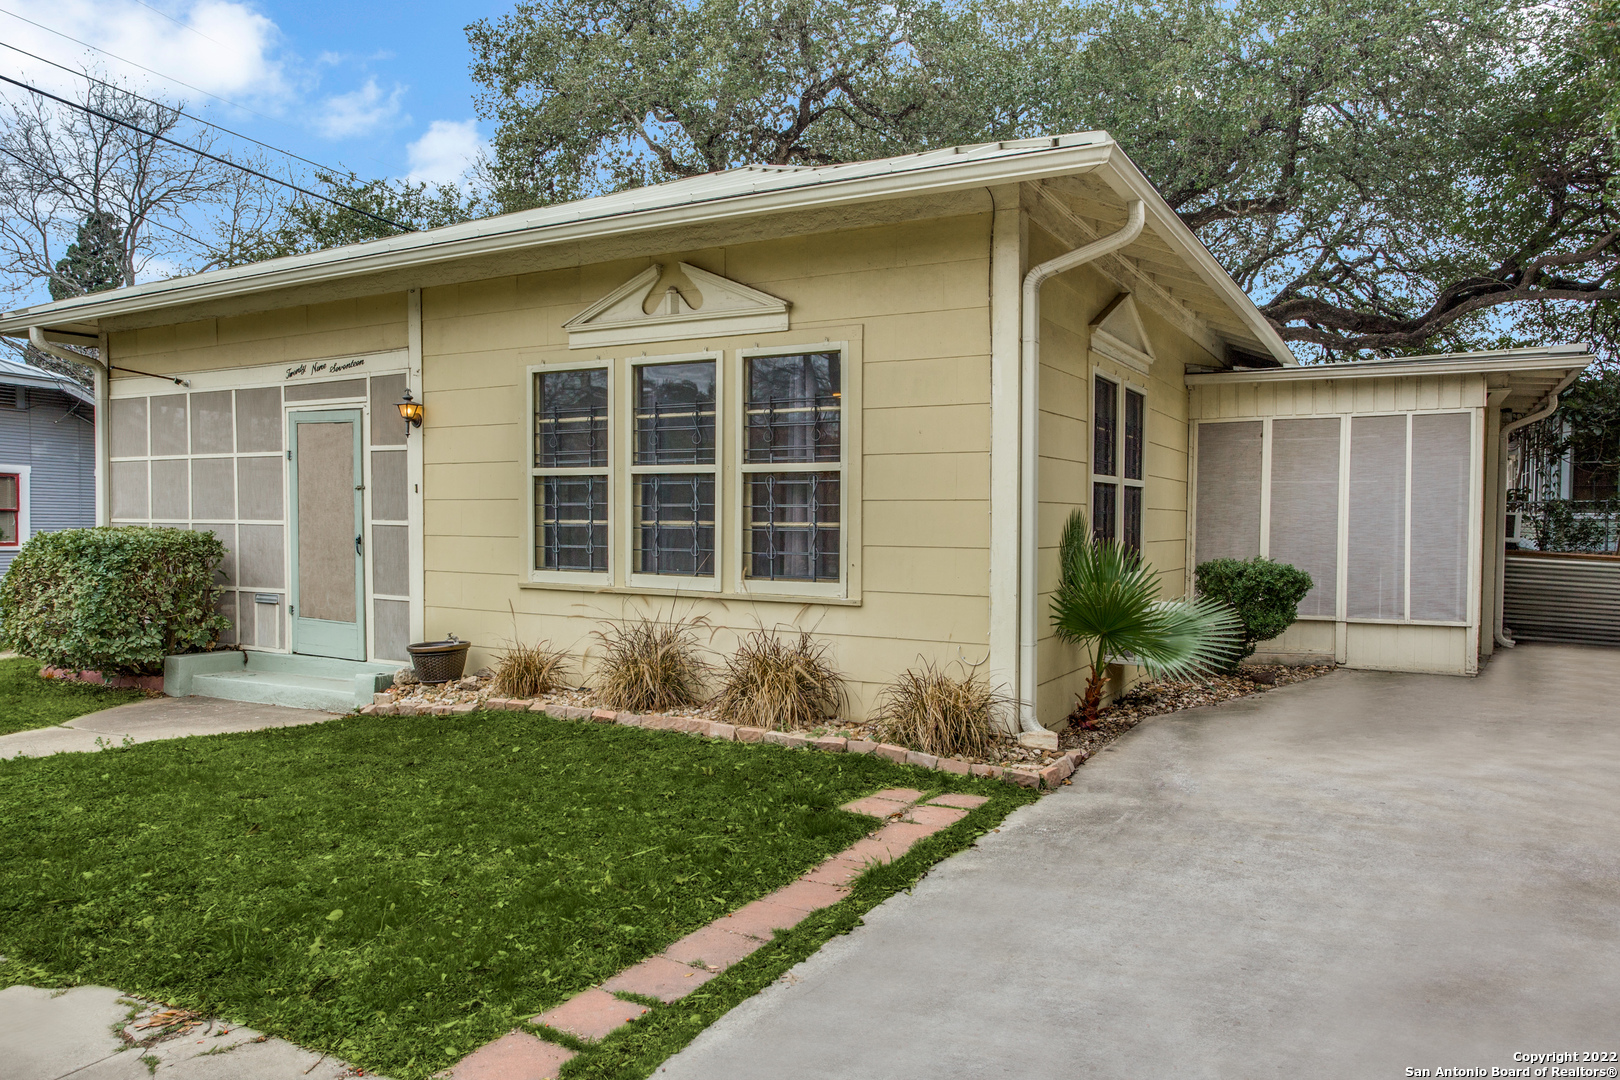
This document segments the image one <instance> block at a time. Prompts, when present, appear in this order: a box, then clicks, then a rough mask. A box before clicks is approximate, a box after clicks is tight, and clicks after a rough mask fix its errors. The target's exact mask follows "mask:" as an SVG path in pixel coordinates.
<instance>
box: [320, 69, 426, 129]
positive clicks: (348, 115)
mask: <svg viewBox="0 0 1620 1080" xmlns="http://www.w3.org/2000/svg"><path fill="white" fill-rule="evenodd" d="M404 96H405V88H404V87H403V86H400V85H398V84H395V86H394V88H393V90H391V91H389V92H388V93H386V94H385V93H383V90H382V88H381V87H380V86H378V85H377V80H376V79H367V80H366V84H365V85H364V86H362V87H361V88H360V89H358V90H351V91H350V92H349V93H347V94H338V95H337V96H336V97H329V98H327V99H326V100H325V101H324V102H322V103H321V109H322V113H321V115H318V116H317V117H316V118H315V130H316V131H319V132H320V133H321V134H322V135H325V136H326V137H327V138H328V139H343V138H347V137H349V136H351V135H364V134H369V133H370V132H373V131H376V130H377V129H379V128H383V127H391V126H393V125H394V124H397V123H402V122H404V120H406V119H407V118H406V117H402V116H401V115H400V107H399V106H400V99H401V98H403V97H404Z"/></svg>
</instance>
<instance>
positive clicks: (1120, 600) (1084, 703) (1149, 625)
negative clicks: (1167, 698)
mask: <svg viewBox="0 0 1620 1080" xmlns="http://www.w3.org/2000/svg"><path fill="white" fill-rule="evenodd" d="M1058 558H1059V559H1060V560H1061V565H1060V566H1059V576H1058V587H1057V592H1056V593H1054V594H1053V596H1052V625H1053V626H1054V627H1055V628H1056V631H1057V636H1058V638H1059V640H1061V641H1065V642H1069V643H1071V644H1074V645H1079V646H1080V647H1081V648H1082V649H1085V650H1086V651H1087V653H1088V654H1089V660H1090V663H1091V674H1090V678H1089V679H1088V680H1087V682H1086V692H1085V696H1084V697H1082V698H1081V699H1080V711H1081V715H1082V716H1083V717H1084V721H1083V723H1082V724H1081V726H1082V727H1086V728H1094V727H1096V726H1097V709H1098V706H1099V705H1100V704H1101V702H1102V691H1103V683H1104V682H1105V681H1106V679H1107V674H1108V665H1109V664H1110V663H1111V662H1113V661H1115V660H1118V659H1121V658H1123V657H1126V656H1129V657H1130V658H1131V662H1132V663H1136V664H1141V665H1142V666H1143V667H1144V668H1146V669H1147V671H1148V674H1149V675H1151V676H1153V677H1154V678H1156V679H1186V678H1193V677H1196V676H1198V675H1201V674H1204V673H1206V672H1211V671H1216V670H1219V669H1220V668H1221V667H1222V666H1223V665H1224V664H1225V663H1226V662H1227V661H1228V659H1229V658H1230V657H1231V656H1232V655H1234V654H1235V653H1237V652H1238V651H1239V650H1240V649H1241V647H1242V640H1243V628H1242V624H1241V623H1240V622H1239V620H1238V618H1237V615H1236V613H1235V612H1233V611H1232V609H1231V608H1230V607H1228V606H1227V605H1225V604H1223V603H1221V602H1219V601H1216V600H1208V599H1198V600H1160V599H1159V578H1158V575H1157V574H1155V573H1154V572H1153V570H1152V569H1151V568H1149V567H1148V566H1146V565H1145V564H1144V563H1143V562H1142V560H1141V557H1140V556H1139V555H1137V553H1136V552H1134V551H1132V550H1131V549H1129V548H1127V547H1125V546H1124V545H1122V544H1120V543H1118V542H1116V541H1113V540H1098V539H1096V538H1094V537H1093V536H1092V535H1091V530H1090V528H1088V527H1087V525H1086V517H1085V515H1084V514H1083V513H1081V512H1080V511H1078V510H1076V511H1075V512H1074V513H1073V514H1070V515H1069V520H1068V523H1067V524H1065V525H1064V526H1063V540H1062V543H1061V544H1060V546H1059V549H1058Z"/></svg>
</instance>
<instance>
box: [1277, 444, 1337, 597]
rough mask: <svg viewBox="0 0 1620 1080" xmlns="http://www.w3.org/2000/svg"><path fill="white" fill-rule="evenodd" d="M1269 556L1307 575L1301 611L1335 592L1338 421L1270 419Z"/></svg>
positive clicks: (1333, 595) (1335, 595) (1335, 594)
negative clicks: (1306, 591) (1309, 586)
mask: <svg viewBox="0 0 1620 1080" xmlns="http://www.w3.org/2000/svg"><path fill="white" fill-rule="evenodd" d="M1270 551H1271V557H1272V558H1273V559H1276V560H1277V561H1278V562H1285V563H1291V564H1293V565H1294V566H1297V567H1299V568H1300V569H1301V570H1303V571H1305V572H1306V573H1307V574H1309V575H1311V581H1312V582H1314V584H1313V585H1312V586H1311V591H1310V592H1308V593H1306V594H1305V599H1303V600H1301V601H1300V603H1299V613H1300V614H1301V615H1333V614H1335V613H1336V611H1337V607H1336V602H1337V599H1338V595H1339V419H1338V417H1324V418H1320V419H1309V420H1273V421H1272V422H1271V549H1270Z"/></svg>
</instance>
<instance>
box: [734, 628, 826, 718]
mask: <svg viewBox="0 0 1620 1080" xmlns="http://www.w3.org/2000/svg"><path fill="white" fill-rule="evenodd" d="M828 648H829V646H828V644H827V643H826V642H824V641H817V640H815V639H814V638H813V637H811V636H810V634H809V633H808V632H807V631H803V630H801V631H799V633H798V635H797V636H796V637H787V638H784V637H782V636H780V635H778V634H776V633H775V632H773V631H769V630H755V631H752V632H751V633H749V634H747V635H746V636H744V638H743V639H742V642H741V643H740V644H739V645H738V646H737V651H736V652H734V653H732V654H731V655H730V656H729V657H727V658H726V660H725V662H724V667H723V669H722V671H721V676H720V677H721V683H720V692H719V693H718V694H717V695H715V708H716V712H717V715H718V716H719V717H720V719H722V720H724V721H725V722H726V723H728V724H736V725H738V726H739V727H757V728H766V729H769V730H778V729H781V730H793V729H795V728H810V727H815V726H816V725H817V724H821V723H825V722H826V721H828V720H831V719H835V718H836V717H837V716H838V715H839V713H841V712H842V711H843V707H844V702H845V693H844V677H843V675H842V674H840V673H839V672H838V670H837V669H836V668H834V667H833V666H832V664H831V662H830V661H829V660H828V659H827V651H828Z"/></svg>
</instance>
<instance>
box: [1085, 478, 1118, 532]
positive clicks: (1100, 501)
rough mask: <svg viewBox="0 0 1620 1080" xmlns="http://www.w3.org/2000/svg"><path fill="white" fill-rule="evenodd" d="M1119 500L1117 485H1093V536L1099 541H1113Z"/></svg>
mask: <svg viewBox="0 0 1620 1080" xmlns="http://www.w3.org/2000/svg"><path fill="white" fill-rule="evenodd" d="M1118 498H1119V486H1118V485H1117V484H1092V485H1091V535H1092V536H1094V537H1096V538H1097V539H1098V540H1113V539H1114V538H1115V537H1117V536H1118V535H1119V533H1118V532H1116V531H1115V529H1116V524H1117V523H1116V521H1115V506H1116V500H1117V499H1118Z"/></svg>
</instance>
